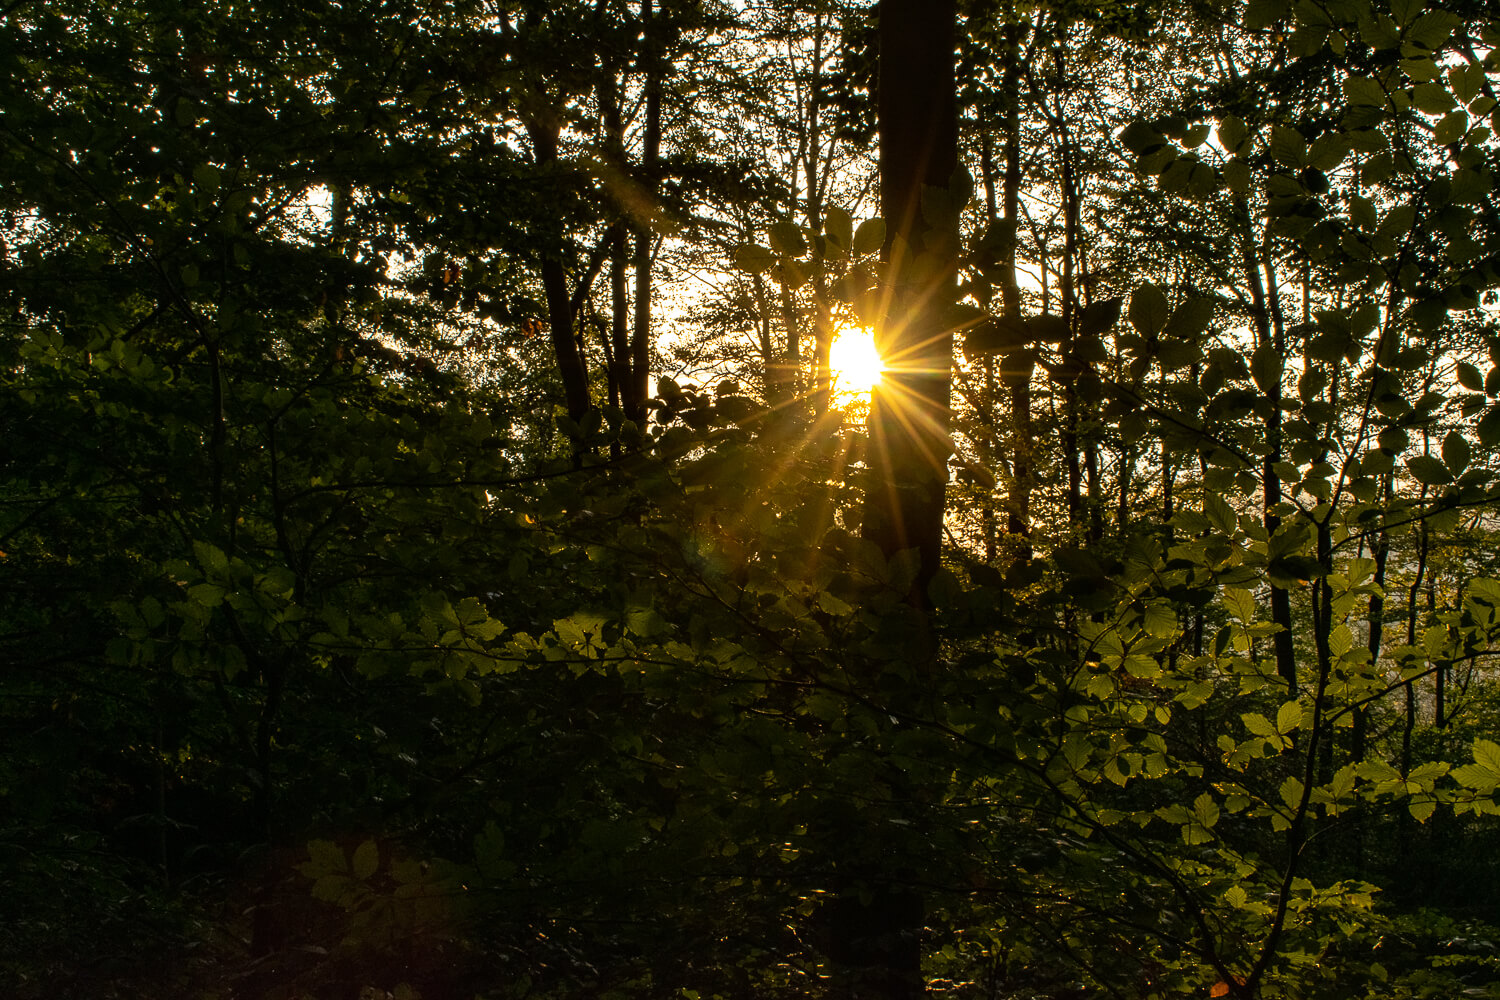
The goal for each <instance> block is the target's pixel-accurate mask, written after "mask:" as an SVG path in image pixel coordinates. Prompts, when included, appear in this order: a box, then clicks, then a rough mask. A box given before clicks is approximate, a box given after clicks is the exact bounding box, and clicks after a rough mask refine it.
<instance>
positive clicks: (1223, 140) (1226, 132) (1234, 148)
mask: <svg viewBox="0 0 1500 1000" xmlns="http://www.w3.org/2000/svg"><path fill="white" fill-rule="evenodd" d="M1249 137H1250V130H1249V129H1247V128H1246V127H1245V122H1244V121H1243V120H1242V119H1240V118H1238V117H1236V116H1234V115H1230V116H1229V117H1227V118H1225V119H1224V120H1223V121H1221V122H1220V123H1219V145H1221V146H1223V147H1224V148H1225V150H1227V151H1228V152H1229V153H1230V154H1231V155H1236V154H1238V153H1242V152H1244V150H1243V149H1241V148H1240V147H1241V146H1243V145H1244V142H1245V140H1246V139H1248V138H1249Z"/></svg>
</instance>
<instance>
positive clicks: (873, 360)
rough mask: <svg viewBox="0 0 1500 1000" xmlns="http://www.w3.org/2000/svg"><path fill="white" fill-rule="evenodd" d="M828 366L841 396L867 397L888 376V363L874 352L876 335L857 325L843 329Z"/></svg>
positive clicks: (834, 386)
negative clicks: (886, 367) (884, 376)
mask: <svg viewBox="0 0 1500 1000" xmlns="http://www.w3.org/2000/svg"><path fill="white" fill-rule="evenodd" d="M828 367H829V368H830V369H831V370H832V373H833V388H834V392H836V393H837V394H838V395H839V396H842V397H859V396H866V397H868V396H869V394H870V390H871V389H873V388H874V387H875V383H877V382H879V381H880V378H881V376H882V375H883V374H884V373H885V362H884V361H882V360H881V358H880V354H879V353H878V352H877V351H876V350H875V334H874V333H872V332H871V331H870V330H867V329H865V328H864V327H858V326H846V327H844V328H843V329H841V330H840V331H839V332H838V334H837V335H836V336H835V337H834V338H833V344H832V345H831V346H830V347H829V350H828Z"/></svg>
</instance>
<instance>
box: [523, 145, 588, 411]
mask: <svg viewBox="0 0 1500 1000" xmlns="http://www.w3.org/2000/svg"><path fill="white" fill-rule="evenodd" d="M526 131H527V134H528V135H529V137H530V139H531V150H532V156H533V157H534V158H535V160H536V165H537V166H538V167H542V168H547V167H549V166H553V165H555V164H556V163H557V160H558V145H559V134H560V132H559V126H557V125H555V124H549V123H543V122H532V123H530V124H528V126H527V129H526ZM561 252H562V248H561V247H553V248H550V249H549V251H548V254H547V256H546V257H545V258H544V259H543V260H542V291H543V292H544V293H545V294H546V297H547V325H548V326H549V327H550V334H551V338H552V352H553V355H554V356H555V357H556V359H557V370H558V374H559V375H561V376H562V383H563V396H564V399H565V400H566V403H567V407H568V416H570V417H572V418H573V419H574V420H580V419H582V417H583V415H584V414H585V413H586V412H588V409H589V377H588V369H587V368H586V367H585V366H584V361H583V352H582V351H580V350H579V349H578V338H577V337H575V336H574V335H573V318H574V313H573V301H572V295H571V294H570V293H569V292H568V275H567V270H566V269H565V268H564V266H563V261H562V257H561V256H560V254H561Z"/></svg>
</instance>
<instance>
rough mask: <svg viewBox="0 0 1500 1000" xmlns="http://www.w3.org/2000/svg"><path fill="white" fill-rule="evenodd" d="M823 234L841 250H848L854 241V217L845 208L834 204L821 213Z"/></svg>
mask: <svg viewBox="0 0 1500 1000" xmlns="http://www.w3.org/2000/svg"><path fill="white" fill-rule="evenodd" d="M823 235H824V236H826V237H827V238H828V241H829V242H830V243H832V244H834V245H835V246H837V247H839V248H840V249H842V250H848V249H849V248H850V247H851V246H852V245H853V242H854V217H853V216H851V215H850V214H849V213H848V212H847V211H846V210H844V209H843V208H841V207H839V206H838V205H834V206H832V207H831V208H829V209H828V210H827V211H826V212H824V213H823Z"/></svg>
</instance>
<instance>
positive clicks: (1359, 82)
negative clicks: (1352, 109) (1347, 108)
mask: <svg viewBox="0 0 1500 1000" xmlns="http://www.w3.org/2000/svg"><path fill="white" fill-rule="evenodd" d="M1344 96H1345V97H1347V98H1348V99H1349V103H1350V104H1357V105H1368V106H1373V107H1377V108H1382V107H1385V103H1386V93H1385V88H1384V87H1382V86H1381V85H1380V83H1379V81H1376V80H1372V79H1370V78H1369V77H1367V76H1350V77H1345V78H1344Z"/></svg>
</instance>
